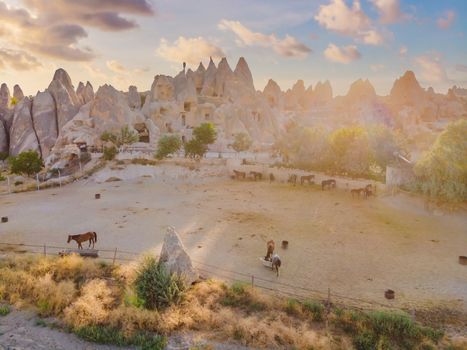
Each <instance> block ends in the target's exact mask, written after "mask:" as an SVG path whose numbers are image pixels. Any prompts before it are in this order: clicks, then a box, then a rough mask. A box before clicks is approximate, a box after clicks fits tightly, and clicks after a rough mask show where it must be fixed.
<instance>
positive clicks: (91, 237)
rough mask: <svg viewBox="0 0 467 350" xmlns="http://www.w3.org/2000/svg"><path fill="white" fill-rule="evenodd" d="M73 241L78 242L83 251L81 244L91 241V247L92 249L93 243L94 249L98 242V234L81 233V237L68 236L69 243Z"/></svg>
mask: <svg viewBox="0 0 467 350" xmlns="http://www.w3.org/2000/svg"><path fill="white" fill-rule="evenodd" d="M71 240H73V241H76V243H78V248H79V249H83V246H82V245H81V243H83V242H86V241H89V247H91V243H92V248H93V249H94V243H96V242H97V233H95V232H86V233H81V234H79V235H68V241H67V243H70V242H71Z"/></svg>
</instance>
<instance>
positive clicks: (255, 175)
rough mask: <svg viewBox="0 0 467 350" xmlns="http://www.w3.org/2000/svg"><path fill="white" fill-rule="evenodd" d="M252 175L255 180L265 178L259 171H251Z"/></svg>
mask: <svg viewBox="0 0 467 350" xmlns="http://www.w3.org/2000/svg"><path fill="white" fill-rule="evenodd" d="M250 175H251V176H252V177H253V180H255V181H256V180H262V179H263V174H261V173H260V172H258V171H250Z"/></svg>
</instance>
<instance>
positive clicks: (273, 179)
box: [269, 173, 276, 182]
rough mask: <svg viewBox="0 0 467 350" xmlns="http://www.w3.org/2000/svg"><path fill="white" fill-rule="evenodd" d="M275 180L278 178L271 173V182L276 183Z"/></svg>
mask: <svg viewBox="0 0 467 350" xmlns="http://www.w3.org/2000/svg"><path fill="white" fill-rule="evenodd" d="M275 180H276V178H275V176H274V174H273V173H270V174H269V182H273V181H275Z"/></svg>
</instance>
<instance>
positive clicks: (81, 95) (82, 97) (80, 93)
mask: <svg viewBox="0 0 467 350" xmlns="http://www.w3.org/2000/svg"><path fill="white" fill-rule="evenodd" d="M76 96H77V97H78V101H79V104H80V105H84V104H86V103H89V102H91V101H92V100H93V99H94V89H93V87H92V85H91V83H90V82H89V81H88V82H87V83H86V85H84V83H83V82H81V81H80V83H79V85H78V88H77V89H76Z"/></svg>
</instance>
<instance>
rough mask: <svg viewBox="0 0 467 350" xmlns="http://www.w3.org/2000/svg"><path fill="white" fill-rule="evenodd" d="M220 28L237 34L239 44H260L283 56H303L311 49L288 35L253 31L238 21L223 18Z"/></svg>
mask: <svg viewBox="0 0 467 350" xmlns="http://www.w3.org/2000/svg"><path fill="white" fill-rule="evenodd" d="M218 27H219V29H221V30H228V31H231V32H233V33H234V34H235V35H236V36H237V44H238V45H239V46H260V47H265V48H271V49H273V50H274V51H275V52H276V53H277V54H279V55H281V56H283V57H292V58H305V57H306V56H308V54H309V53H310V52H312V50H311V49H310V48H309V47H308V46H306V45H305V44H303V43H301V42H300V41H298V40H297V39H296V38H294V37H293V36H290V35H286V36H285V37H284V38H283V39H279V38H278V37H277V36H276V35H275V34H270V35H266V34H263V33H260V32H253V31H252V30H250V29H249V28H247V27H245V26H244V25H243V24H242V23H240V22H239V21H228V20H226V19H223V20H221V21H220V22H219V25H218Z"/></svg>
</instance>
